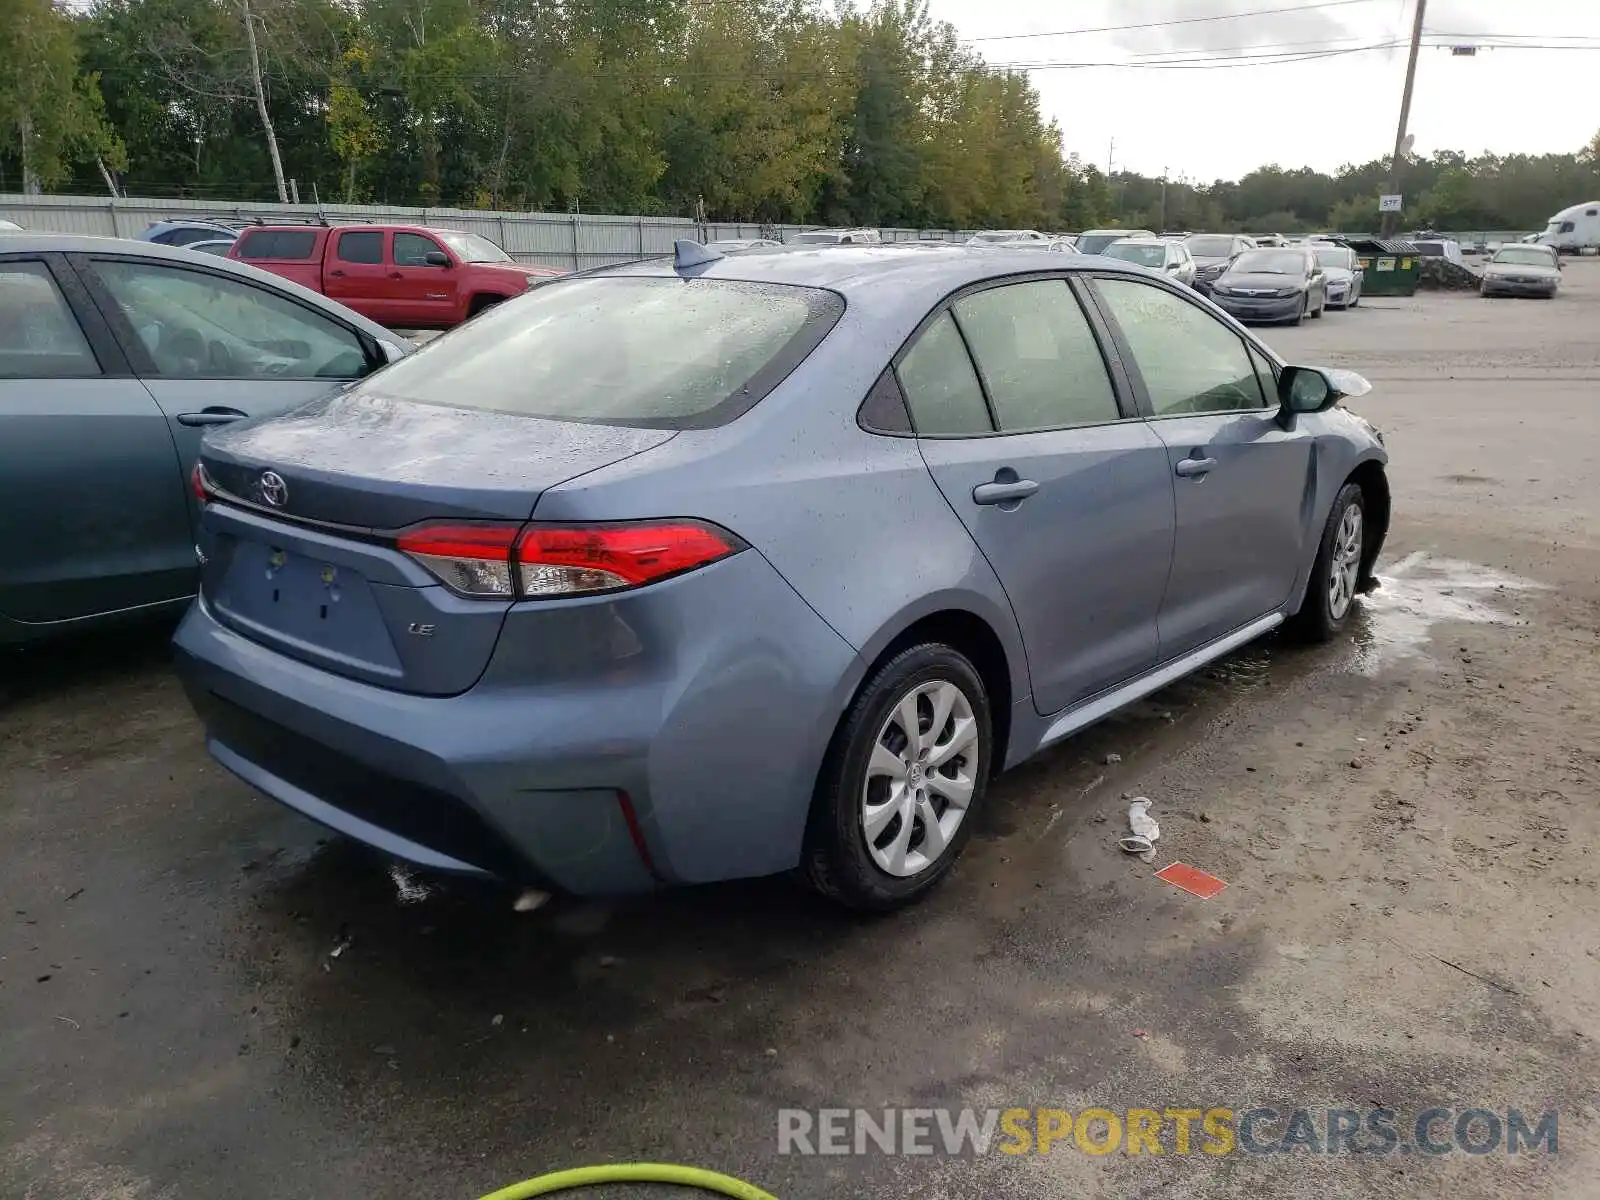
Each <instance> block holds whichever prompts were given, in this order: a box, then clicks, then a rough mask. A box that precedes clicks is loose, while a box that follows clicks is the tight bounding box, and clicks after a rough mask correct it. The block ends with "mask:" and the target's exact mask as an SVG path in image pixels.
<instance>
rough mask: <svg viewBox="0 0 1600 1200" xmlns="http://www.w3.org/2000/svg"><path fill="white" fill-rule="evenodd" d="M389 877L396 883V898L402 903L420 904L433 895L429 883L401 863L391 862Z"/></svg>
mask: <svg viewBox="0 0 1600 1200" xmlns="http://www.w3.org/2000/svg"><path fill="white" fill-rule="evenodd" d="M389 879H390V880H391V881H392V882H393V883H394V890H395V899H397V900H398V901H399V902H400V903H401V904H420V903H421V902H422V901H424V900H426V899H427V898H428V897H429V896H430V895H432V890H431V889H430V888H429V887H428V885H427V884H425V883H423V882H422V881H421V880H419V879H418V878H417V877H416V876H415V875H413V874H412V873H411V872H410V871H408V870H406V869H405V868H404V867H402V866H401V865H400V864H399V863H390V864H389Z"/></svg>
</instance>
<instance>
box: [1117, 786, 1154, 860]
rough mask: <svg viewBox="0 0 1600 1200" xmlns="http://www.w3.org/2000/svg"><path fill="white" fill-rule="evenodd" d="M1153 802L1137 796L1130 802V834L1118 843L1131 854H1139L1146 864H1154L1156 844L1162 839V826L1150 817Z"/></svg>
mask: <svg viewBox="0 0 1600 1200" xmlns="http://www.w3.org/2000/svg"><path fill="white" fill-rule="evenodd" d="M1151 803H1152V801H1150V800H1149V799H1147V798H1146V797H1144V796H1136V797H1134V798H1133V799H1132V800H1130V801H1128V833H1127V834H1126V835H1125V836H1124V837H1123V838H1122V839H1121V840H1120V841H1118V842H1117V845H1118V846H1120V847H1122V849H1123V850H1124V851H1126V852H1127V853H1129V854H1137V855H1138V856H1139V857H1140V858H1142V859H1143V860H1144V861H1145V862H1154V861H1155V857H1156V850H1155V843H1156V842H1157V841H1158V840H1159V839H1160V837H1161V826H1159V825H1157V824H1156V819H1155V818H1154V817H1152V816H1151V815H1150V805H1151Z"/></svg>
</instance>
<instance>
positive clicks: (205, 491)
mask: <svg viewBox="0 0 1600 1200" xmlns="http://www.w3.org/2000/svg"><path fill="white" fill-rule="evenodd" d="M189 487H190V489H191V490H192V491H193V492H194V498H195V499H196V500H197V501H199V503H200V504H201V505H202V506H203V505H204V504H205V503H206V502H207V501H209V500H210V499H211V478H210V476H208V475H207V474H206V469H205V468H204V467H203V466H201V465H200V460H199V459H195V463H194V470H192V471H190V472H189Z"/></svg>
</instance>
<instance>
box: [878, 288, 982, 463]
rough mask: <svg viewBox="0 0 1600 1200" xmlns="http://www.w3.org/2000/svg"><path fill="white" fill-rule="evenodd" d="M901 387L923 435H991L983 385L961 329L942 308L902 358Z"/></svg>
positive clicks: (918, 429)
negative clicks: (962, 337) (962, 336)
mask: <svg viewBox="0 0 1600 1200" xmlns="http://www.w3.org/2000/svg"><path fill="white" fill-rule="evenodd" d="M898 373H899V375H900V387H901V390H903V391H904V392H905V394H906V404H908V405H909V406H910V408H911V420H912V423H913V424H914V425H915V426H916V429H917V434H918V435H919V436H921V437H977V436H980V435H982V434H986V433H993V432H994V426H993V425H992V424H990V422H989V408H988V406H987V405H986V404H985V403H984V401H983V388H982V386H981V385H980V384H979V383H978V373H977V372H976V371H975V370H973V367H972V356H971V355H969V354H968V353H967V346H966V343H965V342H963V341H962V340H961V331H960V330H958V329H957V328H956V323H955V320H954V319H953V318H952V317H951V316H950V314H949V313H948V312H942V313H940V314H939V315H938V316H937V317H935V318H934V320H933V323H932V324H931V325H929V326H928V327H927V328H926V329H924V330H923V331H922V336H921V337H919V338H918V339H917V340H916V344H915V345H913V346H912V347H911V349H910V350H908V351H906V356H905V357H904V358H903V359H901V360H900V368H899V372H898Z"/></svg>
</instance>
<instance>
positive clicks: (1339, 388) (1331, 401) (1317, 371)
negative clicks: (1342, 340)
mask: <svg viewBox="0 0 1600 1200" xmlns="http://www.w3.org/2000/svg"><path fill="white" fill-rule="evenodd" d="M1371 390H1372V385H1371V384H1370V383H1368V382H1367V381H1366V379H1365V378H1363V377H1362V376H1360V375H1358V374H1356V373H1355V372H1354V371H1345V370H1340V369H1337V368H1334V367H1285V368H1284V369H1283V373H1282V374H1280V375H1279V376H1278V404H1279V411H1280V413H1281V414H1282V416H1283V418H1284V420H1285V421H1287V420H1289V419H1291V418H1293V416H1294V415H1295V414H1296V413H1319V412H1326V411H1327V410H1328V409H1330V408H1332V407H1333V406H1334V405H1335V404H1337V403H1339V401H1341V400H1344V399H1347V398H1349V397H1354V396H1365V395H1366V394H1367V393H1368V392H1370V391H1371Z"/></svg>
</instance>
